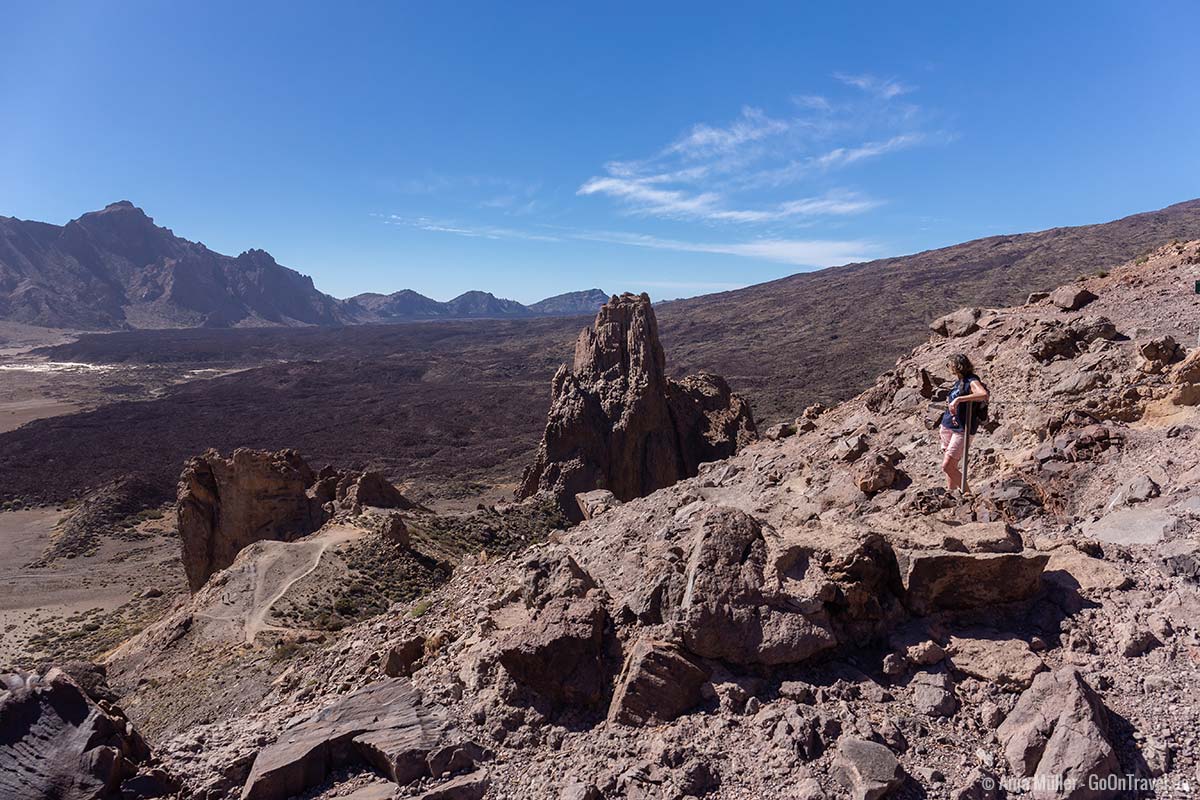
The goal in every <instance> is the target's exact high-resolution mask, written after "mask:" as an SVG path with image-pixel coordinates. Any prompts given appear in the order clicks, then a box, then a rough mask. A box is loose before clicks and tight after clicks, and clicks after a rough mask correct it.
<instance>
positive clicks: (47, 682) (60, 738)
mask: <svg viewBox="0 0 1200 800" xmlns="http://www.w3.org/2000/svg"><path fill="white" fill-rule="evenodd" d="M0 732H2V733H0V797H4V798H13V800H16V799H17V798H55V800H109V798H119V797H122V794H123V792H126V791H127V792H129V795H128V796H130V797H152V796H155V795H154V794H151V793H150V792H151V791H152V790H154V789H155V788H156V787H157V788H158V789H162V790H163V791H162V794H169V793H172V792H174V791H175V790H176V789H177V788H178V787H177V786H175V785H174V782H173V781H172V780H171V779H170V778H169V777H168V776H167V775H166V773H164V772H162V770H161V769H157V768H154V767H153V761H152V759H151V755H150V749H149V748H148V747H147V746H146V743H145V741H143V739H142V737H141V736H140V735H138V733H137V731H135V730H134V728H133V726H132V725H131V724H130V723H129V721H128V720H127V719H126V718H125V715H124V713H123V712H121V710H120V709H119V708H117V707H116V706H112V705H109V704H107V703H105V704H103V705H100V704H97V703H96V702H94V701H93V700H92V699H91V698H90V697H89V696H88V695H87V693H86V692H84V690H83V689H82V687H80V685H79V684H78V683H76V682H75V681H74V680H72V678H71V677H70V676H69V675H67V673H65V672H63V671H62V670H60V669H57V668H51V669H50V670H48V671H47V672H46V674H45V675H39V674H37V673H10V674H4V675H0ZM137 792H141V793H140V794H137Z"/></svg>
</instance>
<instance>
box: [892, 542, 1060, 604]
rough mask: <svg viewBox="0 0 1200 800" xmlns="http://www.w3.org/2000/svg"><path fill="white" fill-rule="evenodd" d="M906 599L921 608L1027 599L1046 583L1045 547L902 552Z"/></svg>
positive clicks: (901, 559)
mask: <svg viewBox="0 0 1200 800" xmlns="http://www.w3.org/2000/svg"><path fill="white" fill-rule="evenodd" d="M896 555H897V561H898V562H899V565H900V580H901V583H902V584H903V586H904V601H905V604H906V605H907V606H908V607H909V608H910V609H912V611H913V612H915V613H917V614H930V613H933V612H935V611H942V610H957V609H966V608H980V607H986V606H990V605H994V604H996V603H1012V602H1016V601H1019V600H1027V599H1029V598H1031V597H1033V596H1034V595H1036V594H1037V593H1038V592H1039V591H1040V590H1041V587H1042V570H1044V569H1045V567H1046V562H1047V561H1049V560H1050V556H1048V555H1046V554H1045V553H1030V552H1024V551H1022V552H1020V553H960V552H951V551H947V550H941V549H936V550H915V551H904V550H900V551H898V552H897V554H896Z"/></svg>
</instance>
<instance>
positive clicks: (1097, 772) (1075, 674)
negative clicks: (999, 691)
mask: <svg viewBox="0 0 1200 800" xmlns="http://www.w3.org/2000/svg"><path fill="white" fill-rule="evenodd" d="M996 735H997V736H998V737H999V739H1000V743H1001V744H1002V745H1003V746H1004V755H1005V758H1007V759H1008V764H1009V767H1010V768H1011V769H1012V771H1013V773H1014V774H1015V775H1017V776H1018V777H1022V778H1035V779H1041V780H1040V781H1037V782H1036V783H1035V785H1039V786H1041V787H1043V789H1042V791H1040V792H1035V793H1034V796H1035V797H1055V798H1067V800H1083V799H1084V798H1086V799H1087V800H1093V799H1095V800H1100V799H1101V798H1107V797H1116V796H1118V795H1119V794H1120V792H1118V791H1117V790H1116V787H1115V786H1114V787H1113V788H1112V789H1109V790H1107V791H1106V790H1104V789H1100V790H1096V789H1094V788H1093V786H1095V785H1100V786H1103V785H1104V779H1105V778H1109V777H1111V776H1114V775H1118V774H1120V766H1121V765H1120V762H1119V760H1118V758H1117V753H1116V750H1115V749H1114V748H1113V745H1112V742H1111V741H1110V738H1109V721H1108V710H1107V709H1106V708H1105V707H1104V703H1103V701H1102V700H1101V699H1100V697H1099V696H1098V695H1097V694H1096V692H1095V691H1094V690H1093V689H1092V687H1091V686H1089V685H1088V684H1087V681H1085V680H1084V679H1083V676H1082V675H1080V674H1079V671H1078V670H1076V669H1072V668H1064V669H1061V670H1059V671H1058V672H1044V673H1042V674H1041V675H1038V676H1037V677H1036V678H1034V680H1033V685H1032V686H1030V687H1029V689H1027V690H1026V691H1025V693H1024V694H1022V695H1021V698H1020V700H1018V701H1017V705H1016V706H1015V707H1014V708H1013V710H1012V712H1011V713H1009V715H1008V717H1007V718H1006V719H1005V720H1004V722H1003V723H1002V724H1001V725H1000V728H999V729H998V730H997V731H996ZM1059 785H1061V786H1062V787H1063V789H1062V791H1055V788H1056V787H1057V786H1059Z"/></svg>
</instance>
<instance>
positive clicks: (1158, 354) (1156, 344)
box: [1137, 335, 1183, 375]
mask: <svg viewBox="0 0 1200 800" xmlns="http://www.w3.org/2000/svg"><path fill="white" fill-rule="evenodd" d="M1137 350H1138V355H1139V356H1141V360H1140V361H1139V362H1138V369H1140V370H1141V371H1142V372H1148V373H1150V374H1151V375H1157V374H1158V373H1160V372H1163V371H1164V370H1165V369H1166V368H1167V365H1169V364H1171V363H1172V362H1174V361H1175V360H1177V359H1178V358H1179V357H1180V356H1181V355H1182V354H1183V353H1182V350H1183V349H1182V348H1181V347H1180V346H1179V343H1178V342H1176V341H1175V337H1174V336H1170V335H1167V336H1157V337H1155V338H1153V339H1149V340H1147V341H1144V342H1138V346H1137Z"/></svg>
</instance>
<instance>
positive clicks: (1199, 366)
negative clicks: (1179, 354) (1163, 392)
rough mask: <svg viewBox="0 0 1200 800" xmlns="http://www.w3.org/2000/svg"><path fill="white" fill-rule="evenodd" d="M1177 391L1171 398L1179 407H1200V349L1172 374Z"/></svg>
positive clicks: (1182, 362) (1188, 356)
mask: <svg viewBox="0 0 1200 800" xmlns="http://www.w3.org/2000/svg"><path fill="white" fill-rule="evenodd" d="M1171 382H1172V383H1173V384H1174V385H1175V390H1174V391H1173V392H1172V394H1171V396H1170V400H1171V403H1172V404H1174V405H1177V406H1195V405H1200V348H1196V349H1195V350H1192V352H1191V353H1189V354H1188V355H1187V358H1185V359H1183V361H1181V362H1179V364H1178V365H1176V367H1175V369H1174V370H1173V371H1172V373H1171Z"/></svg>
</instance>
